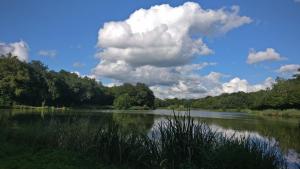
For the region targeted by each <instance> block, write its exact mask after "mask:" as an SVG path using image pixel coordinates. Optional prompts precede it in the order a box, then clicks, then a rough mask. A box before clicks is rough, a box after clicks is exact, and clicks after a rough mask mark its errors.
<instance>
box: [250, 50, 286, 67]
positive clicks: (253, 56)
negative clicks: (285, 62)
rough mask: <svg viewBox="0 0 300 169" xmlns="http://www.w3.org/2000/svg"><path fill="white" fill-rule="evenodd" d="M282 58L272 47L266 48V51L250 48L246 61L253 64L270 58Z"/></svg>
mask: <svg viewBox="0 0 300 169" xmlns="http://www.w3.org/2000/svg"><path fill="white" fill-rule="evenodd" d="M282 59H284V58H283V57H282V56H281V55H280V54H279V53H277V52H276V51H275V49H273V48H267V49H266V51H259V52H256V51H254V50H251V51H250V52H249V55H248V59H247V63H248V64H254V63H258V62H263V61H267V60H269V61H271V60H282Z"/></svg>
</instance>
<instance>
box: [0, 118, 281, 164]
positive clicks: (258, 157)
mask: <svg viewBox="0 0 300 169" xmlns="http://www.w3.org/2000/svg"><path fill="white" fill-rule="evenodd" d="M0 129H1V130H0V135H1V136H3V137H2V139H0V141H1V140H2V142H4V143H9V144H12V145H19V146H18V147H19V148H20V149H24V150H22V151H17V150H16V151H15V150H14V149H15V147H13V146H12V147H11V148H10V146H9V144H8V145H5V144H4V145H3V144H2V145H1V147H2V149H3V147H4V149H8V150H10V151H8V152H10V153H4V154H3V153H2V155H0V158H4V159H3V160H0V161H2V162H0V166H1V165H2V166H3V167H2V166H1V167H2V168H9V167H11V168H18V167H19V168H20V166H16V167H15V165H21V164H23V163H24V164H23V165H24V166H26V165H27V163H30V165H29V164H28V165H29V166H30V167H28V168H43V165H42V164H45V165H44V166H50V168H72V167H73V168H76V167H77V168H82V166H87V167H89V166H91V167H92V168H97V166H100V165H98V163H100V164H104V165H105V166H111V165H113V166H115V167H117V168H118V169H121V168H130V169H196V168H203V169H227V168H235V169H248V168H249V169H253V168H256V169H265V168H268V169H281V168H285V161H284V160H283V157H282V156H281V154H280V152H278V151H277V150H278V149H276V147H272V146H270V145H268V144H267V143H259V142H256V141H255V140H251V139H250V138H240V139H235V138H232V137H231V138H228V137H226V136H224V135H222V134H220V133H217V132H215V131H212V130H211V129H210V128H209V126H207V125H206V124H204V123H200V122H195V121H194V120H193V118H191V116H190V115H189V114H187V115H185V116H179V115H176V114H175V113H174V116H173V117H172V118H169V119H167V120H166V121H163V122H161V123H160V124H159V125H157V126H155V127H154V129H153V131H151V132H150V133H149V135H145V134H142V133H139V132H137V131H134V130H132V131H130V132H128V131H126V132H125V131H124V129H123V128H122V127H120V126H119V125H118V124H114V123H111V124H106V125H99V126H95V125H91V124H90V123H89V121H88V120H81V119H76V118H74V117H70V119H69V120H67V121H64V122H62V121H58V120H52V121H50V122H49V123H48V124H47V125H45V124H42V125H41V126H40V127H36V126H34V127H22V128H16V127H7V126H6V127H3V126H2V128H1V127H0ZM7 147H8V148H7ZM28 147H29V148H28ZM30 147H33V149H31V148H30ZM11 149H12V150H11ZM80 155H83V156H80ZM80 157H85V158H83V159H82V160H81V158H80ZM14 159H21V160H14ZM24 160H25V161H24ZM53 160H54V162H53ZM55 161H56V162H58V163H57V166H56V163H55ZM41 163H42V164H41ZM25 164H26V165H25ZM40 165H41V166H40ZM7 166H9V167H7ZM51 166H52V167H51ZM24 168H26V167H24Z"/></svg>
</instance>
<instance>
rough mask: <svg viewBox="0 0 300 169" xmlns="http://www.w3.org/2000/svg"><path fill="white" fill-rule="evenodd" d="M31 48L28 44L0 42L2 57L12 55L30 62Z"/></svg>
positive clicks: (22, 42)
mask: <svg viewBox="0 0 300 169" xmlns="http://www.w3.org/2000/svg"><path fill="white" fill-rule="evenodd" d="M28 51H29V47H28V45H27V43H26V42H24V41H22V40H21V41H19V42H14V43H3V42H0V56H1V55H7V54H8V53H11V54H12V55H13V56H17V57H18V59H19V60H21V61H28V59H29V57H28Z"/></svg>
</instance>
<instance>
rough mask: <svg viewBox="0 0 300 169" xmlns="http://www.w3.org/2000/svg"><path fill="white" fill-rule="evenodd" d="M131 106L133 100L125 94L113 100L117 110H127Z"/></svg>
mask: <svg viewBox="0 0 300 169" xmlns="http://www.w3.org/2000/svg"><path fill="white" fill-rule="evenodd" d="M132 105H133V99H132V98H131V97H130V96H129V95H128V94H127V93H125V94H122V95H120V96H118V97H117V98H116V99H115V100H114V107H115V108H117V109H128V108H130V107H131V106H132Z"/></svg>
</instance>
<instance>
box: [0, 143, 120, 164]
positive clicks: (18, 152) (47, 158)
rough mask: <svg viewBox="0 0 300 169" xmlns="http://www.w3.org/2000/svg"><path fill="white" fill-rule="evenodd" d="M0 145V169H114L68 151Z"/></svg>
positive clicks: (7, 144)
mask: <svg viewBox="0 0 300 169" xmlns="http://www.w3.org/2000/svg"><path fill="white" fill-rule="evenodd" d="M0 143H1V146H0V169H116V168H115V167H113V166H104V165H101V164H99V163H98V162H97V160H94V159H91V158H87V157H86V156H84V155H82V154H79V153H76V152H72V151H68V150H63V149H53V148H41V147H34V146H24V145H17V144H12V143H7V142H0Z"/></svg>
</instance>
